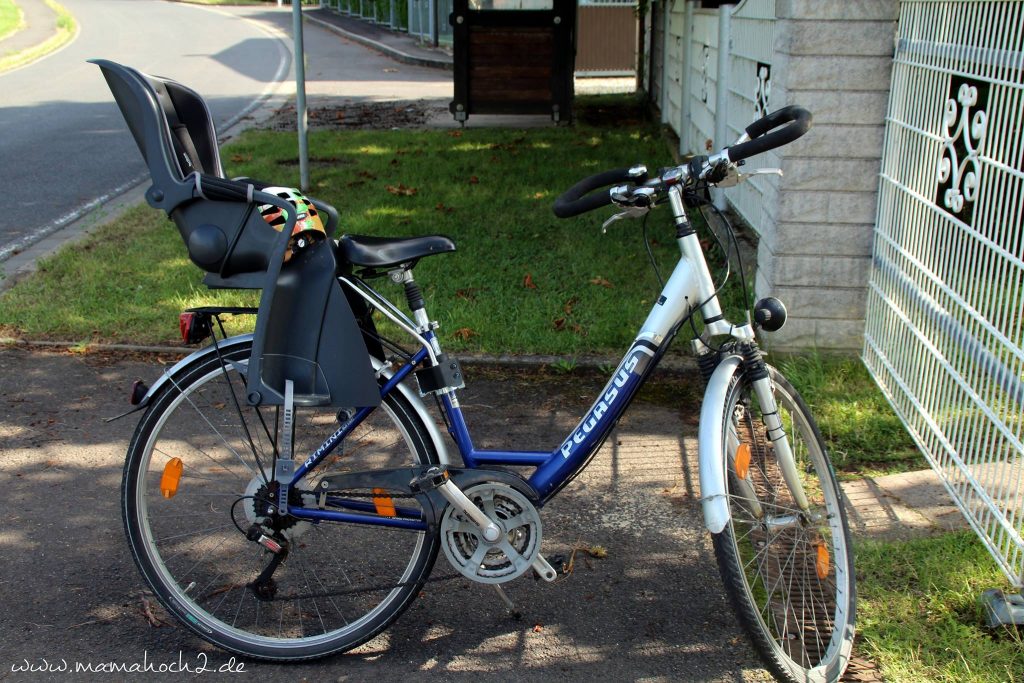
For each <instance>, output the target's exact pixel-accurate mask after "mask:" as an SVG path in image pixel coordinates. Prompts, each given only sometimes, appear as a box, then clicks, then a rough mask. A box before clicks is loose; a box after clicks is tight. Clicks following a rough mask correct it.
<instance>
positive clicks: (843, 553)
mask: <svg viewBox="0 0 1024 683" xmlns="http://www.w3.org/2000/svg"><path fill="white" fill-rule="evenodd" d="M745 395H747V393H746V392H745ZM776 399H777V400H778V403H779V410H780V413H781V417H782V418H783V424H784V426H785V427H786V432H787V433H788V434H789V435H790V441H791V446H792V450H793V452H794V456H795V458H796V460H797V465H798V470H799V471H800V473H801V479H802V480H803V481H804V485H805V489H806V492H807V495H808V498H809V499H810V502H811V510H812V513H816V519H815V521H813V522H811V523H807V521H806V520H801V517H800V515H799V514H798V513H799V512H800V511H799V510H798V509H797V508H796V505H795V503H794V502H793V498H792V494H791V493H790V492H789V490H788V488H787V487H786V484H785V483H784V482H783V481H782V477H781V473H780V472H779V469H778V465H777V464H776V462H775V456H774V453H773V452H772V450H773V447H772V445H771V443H770V442H769V441H768V440H767V439H766V438H765V430H764V426H763V424H761V423H760V420H755V419H754V418H753V417H752V415H753V414H755V413H756V411H751V410H744V409H743V407H742V406H740V407H739V409H738V410H737V411H735V412H734V414H733V416H732V417H733V419H732V421H731V427H732V428H733V429H735V430H736V431H735V437H737V438H738V439H739V442H740V443H746V444H748V445H749V447H750V455H749V457H750V464H749V468H748V471H747V475H746V477H745V479H744V481H745V482H747V484H748V485H750V486H752V487H753V489H754V490H755V491H756V493H757V498H758V500H760V501H761V502H762V509H761V511H760V516H757V515H756V514H755V512H754V511H752V510H751V508H750V506H749V505H748V504H745V502H744V501H743V496H742V495H738V493H737V492H740V491H741V486H743V484H742V483H741V482H740V481H739V479H738V476H737V473H736V465H735V464H730V463H727V469H728V472H727V476H728V479H729V486H730V496H729V501H730V508H731V510H730V512H731V520H730V530H731V534H730V543H731V544H732V547H733V551H734V553H735V556H736V557H737V558H738V560H739V564H740V569H741V572H740V573H741V579H742V581H743V583H744V588H745V592H746V595H747V598H748V599H749V600H750V602H751V605H752V607H753V609H752V611H753V613H754V616H755V617H756V619H757V622H758V626H759V628H760V630H761V631H762V633H763V634H764V635H765V636H767V639H768V641H769V643H770V646H771V648H772V651H773V653H774V655H775V656H776V657H777V658H778V659H779V660H781V661H782V662H783V663H785V664H786V665H787V666H788V667H789V668H791V669H793V670H794V671H797V672H801V675H810V677H811V678H814V676H813V675H811V672H814V671H828V670H831V669H833V667H834V666H835V664H836V663H837V662H841V661H845V660H846V659H848V657H849V651H850V648H851V639H850V638H848V637H847V632H848V629H849V627H850V626H851V621H850V618H849V617H850V614H849V604H850V597H851V586H850V577H849V566H850V564H849V555H848V553H849V549H848V547H847V545H846V530H845V527H844V524H843V518H842V514H841V506H842V501H841V499H840V496H839V493H838V490H837V489H835V488H834V487H833V486H832V484H831V479H830V477H829V471H830V470H829V465H828V463H827V459H826V456H825V453H824V452H823V450H822V449H821V447H820V445H819V443H818V441H817V439H816V438H815V436H814V434H815V430H814V429H813V428H812V427H811V425H810V423H809V422H808V421H807V419H806V417H805V415H804V414H803V412H802V410H800V409H799V406H798V405H797V402H796V401H795V399H794V397H793V396H791V395H790V394H789V393H788V391H787V390H786V389H785V388H784V387H782V386H780V385H779V384H776ZM741 465H742V463H741Z"/></svg>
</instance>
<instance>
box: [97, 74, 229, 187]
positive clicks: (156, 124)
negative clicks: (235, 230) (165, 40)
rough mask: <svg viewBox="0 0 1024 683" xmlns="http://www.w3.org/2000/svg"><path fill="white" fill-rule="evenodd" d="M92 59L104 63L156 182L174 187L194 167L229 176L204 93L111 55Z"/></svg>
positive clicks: (117, 98) (114, 93)
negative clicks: (106, 58)
mask: <svg viewBox="0 0 1024 683" xmlns="http://www.w3.org/2000/svg"><path fill="white" fill-rule="evenodd" d="M90 61H91V62H92V63H93V64H96V65H97V66H99V67H100V69H102V71H103V76H104V78H106V80H107V84H108V85H109V86H110V91H111V93H113V95H114V99H115V100H116V101H117V105H118V107H119V108H120V109H121V113H122V115H123V116H124V119H125V122H126V123H127V124H128V128H129V130H131V133H132V137H134V138H135V143H136V144H137V145H138V146H139V151H141V152H142V157H143V158H144V159H145V160H146V165H147V166H148V167H149V173H150V176H151V177H152V179H153V184H154V186H155V187H156V188H158V189H160V190H163V191H164V192H168V191H170V190H171V188H170V187H166V186H167V185H168V184H181V183H183V182H184V179H185V177H186V176H188V175H189V174H190V173H192V172H194V171H198V172H200V173H206V174H208V175H214V176H219V177H223V176H224V171H223V169H222V167H221V162H220V152H219V151H218V149H217V132H216V130H215V128H214V125H213V118H212V116H211V115H210V110H209V108H208V107H207V106H206V102H205V101H204V100H203V98H202V97H200V96H199V94H198V93H196V92H195V91H194V90H192V89H191V88H187V87H185V86H184V85H181V84H180V83H178V82H176V81H173V80H171V79H168V78H159V77H156V76H149V75H147V74H144V73H142V72H141V71H138V70H136V69H133V68H131V67H127V66H124V65H122V64H117V63H115V62H111V61H109V60H105V59H94V60H90Z"/></svg>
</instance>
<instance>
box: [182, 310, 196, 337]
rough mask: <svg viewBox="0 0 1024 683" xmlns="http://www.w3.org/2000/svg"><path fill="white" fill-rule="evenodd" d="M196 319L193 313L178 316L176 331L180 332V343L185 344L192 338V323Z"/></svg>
mask: <svg viewBox="0 0 1024 683" xmlns="http://www.w3.org/2000/svg"><path fill="white" fill-rule="evenodd" d="M195 319H196V314H195V313H182V314H181V315H179V316H178V329H179V330H180V331H181V341H183V342H185V343H186V344H188V343H189V341H188V340H189V339H190V338H191V336H192V323H193V322H194V321H195Z"/></svg>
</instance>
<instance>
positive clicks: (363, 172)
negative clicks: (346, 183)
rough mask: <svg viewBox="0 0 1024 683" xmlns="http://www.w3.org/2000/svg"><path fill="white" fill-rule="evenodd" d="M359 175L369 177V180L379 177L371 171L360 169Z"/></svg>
mask: <svg viewBox="0 0 1024 683" xmlns="http://www.w3.org/2000/svg"><path fill="white" fill-rule="evenodd" d="M357 175H358V176H359V177H360V178H367V179H369V180H376V179H377V176H375V175H374V174H372V173H370V172H369V171H360V172H359V173H358V174H357Z"/></svg>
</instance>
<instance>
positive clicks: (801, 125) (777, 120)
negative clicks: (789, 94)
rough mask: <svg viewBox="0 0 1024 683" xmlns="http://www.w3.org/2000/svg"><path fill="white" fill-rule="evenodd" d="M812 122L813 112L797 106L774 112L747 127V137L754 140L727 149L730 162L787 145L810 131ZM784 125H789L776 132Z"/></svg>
mask: <svg viewBox="0 0 1024 683" xmlns="http://www.w3.org/2000/svg"><path fill="white" fill-rule="evenodd" d="M812 120H813V117H812V116H811V112H809V111H807V110H806V109H804V108H803V107H798V106H796V105H790V106H788V107H783V108H782V109H779V110H777V111H773V112H772V113H771V114H768V115H767V116H765V117H764V118H761V119H758V120H757V121H754V122H753V123H752V124H750V125H749V126H747V135H749V136H750V137H751V138H752V139H751V140H749V141H747V142H742V143H740V144H738V145H735V146H733V147H728V148H727V149H726V151H727V152H728V153H729V161H733V162H735V161H742V160H743V159H747V158H749V157H752V156H755V155H758V154H762V153H764V152H767V151H768V150H770V149H775V148H776V147H782V146H783V145H787V144H789V143H790V142H793V141H794V140H796V139H797V138H799V137H801V136H803V135H804V133H806V132H807V131H809V130H810V129H811V122H812ZM784 124H788V125H786V126H785V127H784V128H780V129H779V130H775V129H776V128H779V126H782V125H784ZM768 131H772V132H770V133H769V132H768Z"/></svg>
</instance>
